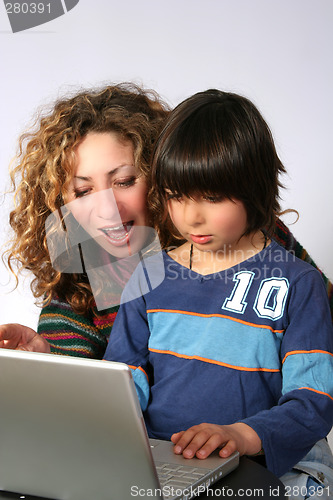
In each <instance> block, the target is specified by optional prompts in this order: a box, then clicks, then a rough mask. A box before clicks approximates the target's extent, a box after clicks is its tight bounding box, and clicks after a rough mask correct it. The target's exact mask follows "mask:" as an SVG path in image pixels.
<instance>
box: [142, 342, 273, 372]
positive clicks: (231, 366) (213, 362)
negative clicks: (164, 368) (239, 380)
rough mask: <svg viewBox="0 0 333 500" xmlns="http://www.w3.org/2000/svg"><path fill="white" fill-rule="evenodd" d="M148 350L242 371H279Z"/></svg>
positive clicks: (153, 350)
mask: <svg viewBox="0 0 333 500" xmlns="http://www.w3.org/2000/svg"><path fill="white" fill-rule="evenodd" d="M149 350H150V351H151V352H156V353H158V354H170V355H171V356H176V357H177V358H184V359H196V360H197V361H204V362H205V363H211V364H213V365H219V366H225V367H226V368H233V369H234V370H242V371H247V372H279V371H280V370H279V369H278V368H248V367H245V366H235V365H230V364H228V363H223V362H222V361H215V360H214V359H208V358H202V357H200V356H189V355H187V354H180V353H178V352H173V351H162V350H159V349H152V348H151V347H150V348H149Z"/></svg>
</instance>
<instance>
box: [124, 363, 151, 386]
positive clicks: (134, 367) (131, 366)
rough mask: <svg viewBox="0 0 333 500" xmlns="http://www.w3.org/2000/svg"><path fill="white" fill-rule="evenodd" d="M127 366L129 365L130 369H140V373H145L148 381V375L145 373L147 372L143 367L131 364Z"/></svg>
mask: <svg viewBox="0 0 333 500" xmlns="http://www.w3.org/2000/svg"><path fill="white" fill-rule="evenodd" d="M128 366H129V367H130V368H132V370H141V371H142V373H144V374H145V375H146V377H147V380H148V382H149V378H148V375H147V373H146V372H145V371H144V369H143V368H141V366H133V365H128Z"/></svg>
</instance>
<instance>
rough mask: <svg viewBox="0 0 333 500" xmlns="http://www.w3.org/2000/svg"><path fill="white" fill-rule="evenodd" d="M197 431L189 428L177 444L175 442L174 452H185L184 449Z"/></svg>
mask: <svg viewBox="0 0 333 500" xmlns="http://www.w3.org/2000/svg"><path fill="white" fill-rule="evenodd" d="M195 434H196V432H195V431H194V430H193V429H192V428H190V429H187V431H184V432H183V434H182V436H181V437H180V439H179V440H178V441H177V444H175V447H174V452H175V453H176V455H180V454H181V453H183V451H184V449H185V448H186V447H187V446H188V445H189V444H190V442H191V441H192V439H193V438H194V436H195Z"/></svg>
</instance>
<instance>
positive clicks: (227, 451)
mask: <svg viewBox="0 0 333 500" xmlns="http://www.w3.org/2000/svg"><path fill="white" fill-rule="evenodd" d="M236 450H237V445H236V441H233V440H230V441H228V442H227V444H226V445H225V446H224V447H223V448H222V450H220V452H219V455H220V457H222V458H227V457H229V456H230V455H231V454H232V453H234V451H236Z"/></svg>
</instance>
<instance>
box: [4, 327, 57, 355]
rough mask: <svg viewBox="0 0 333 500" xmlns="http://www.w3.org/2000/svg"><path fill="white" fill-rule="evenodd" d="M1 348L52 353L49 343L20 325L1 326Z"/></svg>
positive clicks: (31, 330)
mask: <svg viewBox="0 0 333 500" xmlns="http://www.w3.org/2000/svg"><path fill="white" fill-rule="evenodd" d="M0 348H5V349H19V350H21V351H34V352H45V353H49V352H50V345H49V343H48V342H47V341H46V340H45V339H43V338H42V337H41V336H40V335H38V333H36V332H35V330H33V329H32V328H29V327H28V326H24V325H19V324H18V323H8V324H6V325H0Z"/></svg>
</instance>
